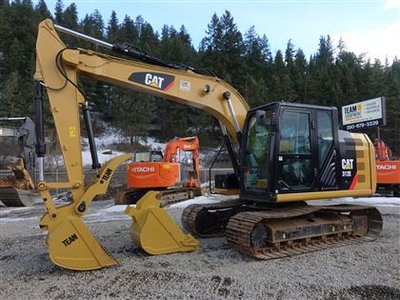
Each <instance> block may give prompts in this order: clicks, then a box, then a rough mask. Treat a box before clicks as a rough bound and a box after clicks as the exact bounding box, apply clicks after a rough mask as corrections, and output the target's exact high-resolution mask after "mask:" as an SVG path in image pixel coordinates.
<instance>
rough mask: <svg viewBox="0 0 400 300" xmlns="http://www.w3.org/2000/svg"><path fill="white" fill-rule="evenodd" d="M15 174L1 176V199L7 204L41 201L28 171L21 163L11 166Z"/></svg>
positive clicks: (16, 204)
mask: <svg viewBox="0 0 400 300" xmlns="http://www.w3.org/2000/svg"><path fill="white" fill-rule="evenodd" d="M10 169H11V171H12V172H13V175H9V176H6V177H2V178H0V201H1V202H3V204H4V205H5V206H10V207H21V206H32V205H33V204H34V203H35V202H36V201H40V199H41V198H40V194H39V192H38V191H36V190H34V185H33V181H32V179H31V177H30V175H29V173H28V171H27V170H26V169H25V168H24V167H23V166H22V165H21V166H17V167H13V168H10Z"/></svg>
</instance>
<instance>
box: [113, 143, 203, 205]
mask: <svg viewBox="0 0 400 300" xmlns="http://www.w3.org/2000/svg"><path fill="white" fill-rule="evenodd" d="M164 152H165V153H164V156H162V153H160V152H159V151H150V152H140V153H136V154H135V158H134V162H133V163H130V164H129V165H128V167H127V190H126V191H122V192H119V193H117V194H116V196H115V203H116V204H134V203H136V202H137V201H139V200H140V198H141V197H143V196H144V195H145V194H146V193H147V192H148V191H150V190H158V191H161V193H160V195H161V201H162V203H163V202H165V203H168V204H171V203H173V202H175V201H181V200H187V199H191V198H193V197H194V196H200V195H202V191H201V187H200V180H199V167H200V166H199V165H200V164H199V139H198V138H197V137H196V136H193V137H184V138H178V137H176V138H174V139H172V140H171V141H169V142H168V143H167V145H166V147H165V151H164ZM180 152H184V153H191V156H192V162H193V166H192V168H191V169H190V170H188V171H187V172H185V173H187V174H185V175H184V180H183V182H181V181H180V177H181V173H183V170H182V169H183V168H181V166H182V164H180V159H179V154H180Z"/></svg>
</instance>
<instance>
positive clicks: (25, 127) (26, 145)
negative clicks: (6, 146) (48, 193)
mask: <svg viewBox="0 0 400 300" xmlns="http://www.w3.org/2000/svg"><path fill="white" fill-rule="evenodd" d="M0 122H2V123H4V122H5V123H6V124H7V127H0V137H10V138H13V139H17V140H18V145H19V152H18V154H17V155H16V156H17V157H18V163H17V165H16V166H12V167H9V169H10V170H11V171H12V175H8V176H5V177H2V178H0V200H1V202H3V204H4V205H6V206H17V207H18V206H32V205H33V203H35V201H38V200H40V195H39V193H38V192H37V191H35V186H34V183H33V180H32V177H33V170H34V154H35V153H34V150H33V149H34V143H35V124H34V123H33V121H32V120H31V119H30V118H28V117H11V118H9V117H0ZM10 124H11V125H10Z"/></svg>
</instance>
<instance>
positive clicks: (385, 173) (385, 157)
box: [374, 139, 400, 197]
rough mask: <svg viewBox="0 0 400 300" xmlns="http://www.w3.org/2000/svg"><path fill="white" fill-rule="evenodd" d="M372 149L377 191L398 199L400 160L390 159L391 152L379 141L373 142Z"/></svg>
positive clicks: (399, 192) (399, 194)
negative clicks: (389, 193)
mask: <svg viewBox="0 0 400 300" xmlns="http://www.w3.org/2000/svg"><path fill="white" fill-rule="evenodd" d="M374 147H375V158H376V183H377V189H378V190H384V191H393V195H394V196H395V197H400V160H394V159H392V151H391V150H390V148H389V147H388V146H387V145H386V144H385V142H384V141H382V140H381V139H375V140H374Z"/></svg>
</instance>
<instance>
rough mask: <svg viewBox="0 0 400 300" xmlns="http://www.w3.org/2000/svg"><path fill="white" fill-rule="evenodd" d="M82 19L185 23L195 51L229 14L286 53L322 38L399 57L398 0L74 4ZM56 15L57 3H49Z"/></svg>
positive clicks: (157, 25)
mask: <svg viewBox="0 0 400 300" xmlns="http://www.w3.org/2000/svg"><path fill="white" fill-rule="evenodd" d="M72 2H75V4H76V5H77V7H78V12H79V18H80V19H82V18H83V17H84V16H85V14H86V13H88V14H90V13H92V12H93V11H94V10H95V9H98V10H99V11H100V12H101V14H102V15H103V18H104V22H105V24H106V25H107V22H108V20H109V18H110V15H111V12H112V10H115V11H116V13H117V17H118V20H119V22H122V20H123V19H124V17H125V15H126V14H127V15H129V16H130V17H131V18H132V19H135V18H136V17H137V16H138V15H141V16H142V17H143V18H144V20H145V21H147V22H148V23H150V24H151V25H152V26H153V29H154V30H155V31H158V32H160V31H161V28H162V26H163V25H164V24H167V25H172V26H174V27H175V28H176V29H179V28H180V27H181V25H185V27H186V29H187V31H188V33H189V34H190V36H191V38H192V42H193V45H194V46H195V47H196V48H197V47H198V46H199V43H200V40H201V39H202V38H203V37H205V36H206V30H207V25H208V24H209V23H210V21H211V17H212V15H213V14H214V13H216V14H217V15H218V17H220V16H222V15H223V14H224V12H225V10H228V11H230V12H231V14H232V16H233V18H234V21H235V23H236V24H237V26H238V28H239V30H240V31H241V32H242V34H245V32H246V31H247V30H248V29H249V28H250V27H251V26H252V25H254V26H255V30H256V32H257V33H258V34H259V35H260V36H262V35H263V34H265V35H266V36H267V38H268V40H269V42H270V46H271V50H272V52H273V53H275V52H276V51H277V50H278V49H281V50H283V51H284V50H285V49H286V45H287V42H288V40H289V39H291V40H292V43H293V44H294V45H295V47H296V48H299V47H300V48H301V49H302V50H303V51H304V52H305V54H306V55H307V56H309V55H310V54H314V53H315V52H316V51H317V49H318V42H319V37H320V36H321V35H328V34H329V35H330V36H331V38H332V39H333V42H334V45H335V46H336V45H337V43H338V41H339V39H340V37H342V39H343V40H344V41H345V44H346V47H347V49H348V50H350V51H353V52H355V53H356V54H361V53H367V57H371V58H379V59H380V60H381V61H382V62H383V63H384V62H385V58H386V57H387V58H388V59H389V62H391V61H392V60H393V59H394V57H395V56H396V55H397V57H398V58H400V0H319V1H315V0H279V1H278V0H249V1H244V0H236V1H235V0H233V1H223V0H215V1H211V0H191V1H183V0H147V1H145V0H115V1H103V0H96V1H94V0H76V1H67V0H64V1H63V3H64V5H65V7H67V6H68V5H69V4H70V3H72ZM46 3H47V5H48V8H49V9H50V11H51V12H52V13H54V6H55V3H56V1H55V0H54V1H49V0H46Z"/></svg>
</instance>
